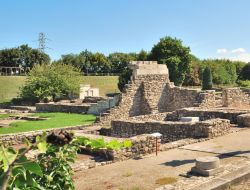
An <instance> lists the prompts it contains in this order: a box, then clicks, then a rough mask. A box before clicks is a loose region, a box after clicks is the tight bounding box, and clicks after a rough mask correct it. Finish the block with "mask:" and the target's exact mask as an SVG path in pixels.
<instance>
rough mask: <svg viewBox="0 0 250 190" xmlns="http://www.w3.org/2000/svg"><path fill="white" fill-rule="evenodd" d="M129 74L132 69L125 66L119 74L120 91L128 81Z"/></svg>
mask: <svg viewBox="0 0 250 190" xmlns="http://www.w3.org/2000/svg"><path fill="white" fill-rule="evenodd" d="M131 75H132V70H131V69H129V68H127V69H125V70H124V71H123V72H122V74H121V75H120V76H119V82H118V88H119V90H120V91H121V92H122V91H123V89H124V87H125V85H126V84H128V81H130V77H131Z"/></svg>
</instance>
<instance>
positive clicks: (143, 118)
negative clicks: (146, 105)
mask: <svg viewBox="0 0 250 190" xmlns="http://www.w3.org/2000/svg"><path fill="white" fill-rule="evenodd" d="M170 113H171V112H164V113H156V114H148V115H139V116H135V117H130V118H129V120H130V121H164V119H165V118H166V116H167V115H168V114H170Z"/></svg>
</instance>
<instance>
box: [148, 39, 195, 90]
mask: <svg viewBox="0 0 250 190" xmlns="http://www.w3.org/2000/svg"><path fill="white" fill-rule="evenodd" d="M149 59H150V60H156V61H158V62H159V63H160V64H166V65H167V67H168V69H169V77H170V80H171V81H173V82H174V83H175V85H178V86H179V85H182V83H183V81H184V79H185V76H186V75H187V73H188V72H189V69H190V62H191V57H190V48H189V47H185V46H183V45H182V41H181V40H179V39H176V38H171V37H168V36H167V37H165V38H161V39H160V42H158V43H157V44H156V45H154V47H153V48H152V50H151V53H150V55H149Z"/></svg>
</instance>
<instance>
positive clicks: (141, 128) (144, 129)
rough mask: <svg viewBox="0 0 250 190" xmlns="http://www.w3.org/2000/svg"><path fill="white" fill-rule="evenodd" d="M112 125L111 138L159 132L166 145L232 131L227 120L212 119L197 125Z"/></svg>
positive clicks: (127, 123) (119, 121)
mask: <svg viewBox="0 0 250 190" xmlns="http://www.w3.org/2000/svg"><path fill="white" fill-rule="evenodd" d="M111 125H112V127H111V129H110V133H111V136H115V137H126V138H128V137H132V136H136V135H140V134H145V133H147V134H150V133H155V132H159V133H161V134H162V135H163V136H162V138H161V139H162V142H164V143H166V142H172V141H177V140H180V139H185V138H213V137H216V136H220V135H223V134H226V133H227V132H228V131H229V129H230V122H229V120H225V119H211V120H206V121H201V122H197V123H190V122H173V121H160V122H159V121H158V122H157V121H150V122H143V121H124V120H115V121H112V122H111Z"/></svg>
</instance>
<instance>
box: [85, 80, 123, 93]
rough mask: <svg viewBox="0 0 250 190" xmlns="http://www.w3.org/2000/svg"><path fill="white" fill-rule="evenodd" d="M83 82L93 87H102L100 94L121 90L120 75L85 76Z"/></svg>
mask: <svg viewBox="0 0 250 190" xmlns="http://www.w3.org/2000/svg"><path fill="white" fill-rule="evenodd" d="M81 83H82V84H90V85H91V86H92V87H96V88H99V89H100V95H101V96H105V94H107V93H113V92H119V89H118V87H117V83H118V76H83V78H82V81H81Z"/></svg>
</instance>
